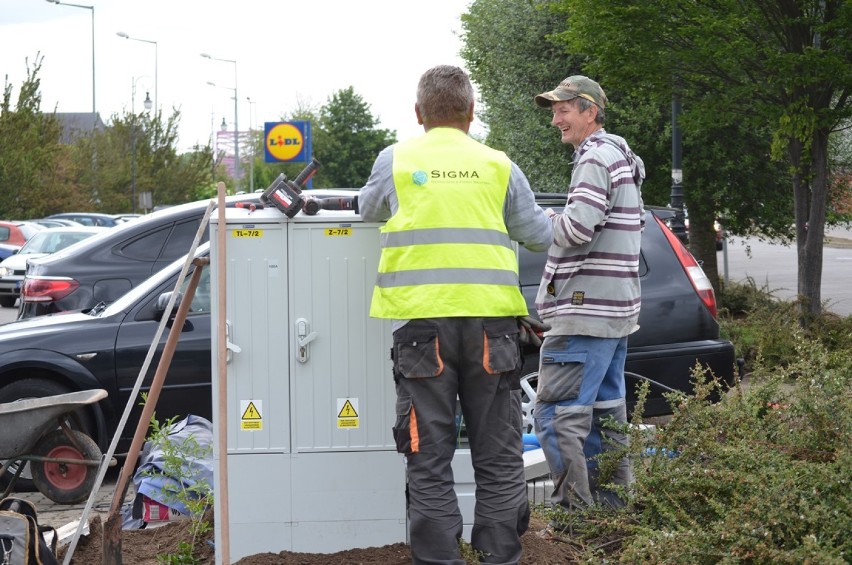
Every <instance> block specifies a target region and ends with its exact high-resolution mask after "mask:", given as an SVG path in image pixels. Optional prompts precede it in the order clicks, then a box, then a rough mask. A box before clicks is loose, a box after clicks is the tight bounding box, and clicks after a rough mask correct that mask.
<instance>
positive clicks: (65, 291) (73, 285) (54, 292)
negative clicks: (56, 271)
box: [21, 277, 80, 302]
mask: <svg viewBox="0 0 852 565" xmlns="http://www.w3.org/2000/svg"><path fill="white" fill-rule="evenodd" d="M79 286H80V283H78V282H77V281H75V280H74V279H69V278H68V277H44V278H29V277H27V278H25V279H24V286H23V287H22V288H21V300H23V301H24V302H53V301H54V300H60V299H62V298H65V297H66V296H68V295H69V294H71V293H72V292H74V291H75V290H77V288H78V287H79Z"/></svg>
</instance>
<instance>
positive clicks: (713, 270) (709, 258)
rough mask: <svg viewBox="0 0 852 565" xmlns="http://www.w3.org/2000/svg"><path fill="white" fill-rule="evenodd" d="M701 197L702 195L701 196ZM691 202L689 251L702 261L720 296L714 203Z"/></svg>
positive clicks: (714, 288) (714, 289) (705, 272)
mask: <svg viewBox="0 0 852 565" xmlns="http://www.w3.org/2000/svg"><path fill="white" fill-rule="evenodd" d="M699 198H700V196H699ZM691 200H692V201H691V202H690V204H689V251H690V252H691V253H692V254H693V255H694V256H695V258H696V259H697V260H698V261H699V262H700V263H701V268H702V269H703V270H704V274H705V275H707V278H708V279H710V284H712V285H713V291H714V292H715V293H716V296H719V265H718V261H717V257H718V254H717V253H716V230H715V229H714V228H713V222H715V220H716V214H715V211H714V208H713V207H714V204H713V202H712V199H711V201H710V202H709V203H708V202H702V203H700V204H699V203H698V202H696V200H697V199H691Z"/></svg>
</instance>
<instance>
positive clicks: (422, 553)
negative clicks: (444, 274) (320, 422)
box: [393, 317, 530, 565]
mask: <svg viewBox="0 0 852 565" xmlns="http://www.w3.org/2000/svg"><path fill="white" fill-rule="evenodd" d="M393 360H394V380H395V382H396V392H397V404H396V424H395V426H394V437H395V439H396V444H397V450H398V451H399V452H400V453H403V454H404V455H405V456H406V468H407V478H408V518H409V539H410V546H411V553H412V557H413V562H414V563H415V564H427V563H428V564H436V563H442V564H454V565H464V563H465V561H464V560H463V559H462V558H461V555H460V552H459V545H458V542H459V539H460V538H461V537H462V527H463V523H462V515H461V512H460V511H459V507H458V500H457V498H456V493H455V491H454V488H453V487H454V479H453V472H452V468H451V462H452V459H453V455H454V453H455V450H456V446H457V438H458V428H457V423H456V408H457V405H458V404H457V402H458V403H460V405H461V410H462V415H463V418H464V424H465V429H466V432H467V438H468V441H469V444H470V451H471V456H472V460H473V467H474V477H475V481H476V507H475V517H474V525H473V530H472V532H471V540H470V542H471V546H472V547H473V548H474V549H476V550H477V551H480V552H482V553H483V557H482V559H481V562H482V563H506V564H516V563H518V562H519V561H520V559H521V542H520V536H521V535H522V534H523V533H524V532H525V531H526V530H527V527H528V526H529V513H530V509H529V502H528V499H527V491H526V482H525V480H524V463H523V453H522V449H523V446H522V439H521V404H520V389H519V385H518V375H519V373H520V369H521V363H522V359H521V355H520V349H519V346H518V326H517V320H516V319H515V318H510V317H503V318H432V319H422V320H411V321H409V322H408V323H407V324H406V325H404V326H403V327H402V328H400V329H398V330H397V331H395V332H394V337H393Z"/></svg>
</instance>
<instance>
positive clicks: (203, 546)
mask: <svg viewBox="0 0 852 565" xmlns="http://www.w3.org/2000/svg"><path fill="white" fill-rule="evenodd" d="M544 526H545V524H544V522H543V521H542V520H541V519H540V518H538V517H536V516H535V515H534V516H533V517H532V519H531V521H530V529H529V531H527V533H526V534H524V536H523V537H522V539H521V542H522V543H523V547H524V554H523V558H522V559H521V565H567V564H570V563H575V562H576V558H575V551H576V549H575V548H574V547H573V546H572V545H571V544H570V543H563V542H556V541H550V540H545V539H542V538H540V537H538V536H537V535H536V532H538V531H540V530H541V529H542V528H544ZM189 527H190V522H189V520H182V521H178V522H172V523H169V524H166V525H165V526H160V527H157V528H144V529H141V530H122V533H121V549H122V563H123V564H124V565H157V563H158V561H157V556H158V555H168V554H172V555H175V554H177V552H178V544H179V543H180V542H181V541H183V540H188V539H189V537H190V536H189ZM89 532H90V533H89V535H88V536H85V537H82V538H80V540H79V542H78V544H77V547H76V549H75V551H74V555H73V556H72V559H71V563H72V564H76V565H91V564H92V563H100V562H101V561H102V556H103V545H102V541H103V524H102V523H101V520H100V517H99V516H95V517H94V518H93V519H91V520H90V522H89ZM194 556H195V557H196V558H197V559H198V560H199V561H198V562H199V563H203V564H210V563H214V562H215V550H214V547H213V532H212V528H211V531H210V532H209V533H208V534H206V535H205V536H204V538H203V539H199V540H197V541H196V543H195V554H194ZM63 557H64V555H63V553H62V551H61V550H60V552H59V558H60V561H61V560H62V559H63ZM406 563H411V552H410V550H409V547H408V545H407V544H405V543H395V544H391V545H385V546H383V547H368V548H358V549H348V550H346V551H340V552H337V553H295V552H290V551H282V552H280V553H278V554H275V553H258V554H256V555H250V556H248V557H244V558H242V559H240V560H239V561H237V562H236V563H235V564H234V565H330V564H336V565H350V564H351V565H355V564H358V565H403V564H406ZM471 563H473V562H471Z"/></svg>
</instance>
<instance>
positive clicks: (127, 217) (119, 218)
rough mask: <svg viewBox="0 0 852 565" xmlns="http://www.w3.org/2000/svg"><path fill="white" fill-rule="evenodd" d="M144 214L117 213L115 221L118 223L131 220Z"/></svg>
mask: <svg viewBox="0 0 852 565" xmlns="http://www.w3.org/2000/svg"><path fill="white" fill-rule="evenodd" d="M141 217H142V214H116V215H115V221H116V222H118V223H123V222H129V221H130V220H136V219H138V218H141Z"/></svg>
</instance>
